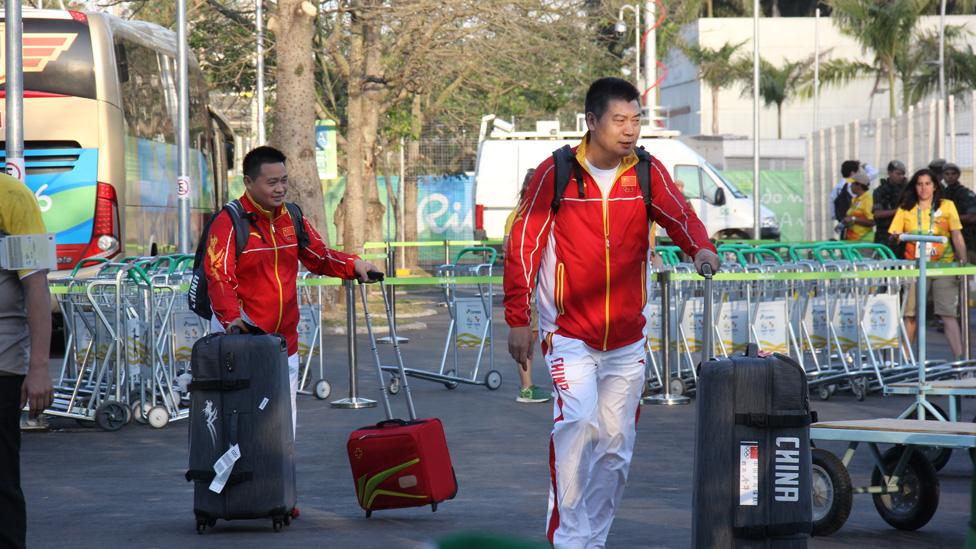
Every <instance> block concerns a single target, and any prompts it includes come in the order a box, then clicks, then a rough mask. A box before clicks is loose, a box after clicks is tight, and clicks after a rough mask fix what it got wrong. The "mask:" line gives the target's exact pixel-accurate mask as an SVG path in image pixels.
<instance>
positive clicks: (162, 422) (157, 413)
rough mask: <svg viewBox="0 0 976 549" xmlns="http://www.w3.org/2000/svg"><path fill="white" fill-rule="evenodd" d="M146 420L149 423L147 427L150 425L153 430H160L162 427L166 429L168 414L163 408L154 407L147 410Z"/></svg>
mask: <svg viewBox="0 0 976 549" xmlns="http://www.w3.org/2000/svg"><path fill="white" fill-rule="evenodd" d="M146 419H147V420H148V421H149V425H151V426H152V427H153V428H154V429H162V428H163V427H166V424H167V423H169V412H168V411H167V410H166V407H165V406H159V405H156V406H153V407H152V409H150V410H149V413H148V414H146Z"/></svg>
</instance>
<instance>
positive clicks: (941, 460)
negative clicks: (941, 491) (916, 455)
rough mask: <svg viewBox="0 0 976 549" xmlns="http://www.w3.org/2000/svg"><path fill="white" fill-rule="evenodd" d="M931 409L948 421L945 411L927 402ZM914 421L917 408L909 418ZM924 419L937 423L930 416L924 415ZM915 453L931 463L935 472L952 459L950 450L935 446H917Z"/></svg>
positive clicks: (916, 415) (916, 416)
mask: <svg viewBox="0 0 976 549" xmlns="http://www.w3.org/2000/svg"><path fill="white" fill-rule="evenodd" d="M929 404H931V405H932V407H933V408H935V409H936V410H937V411H938V412H939V415H940V416H942V417H944V418H946V419H948V418H949V415H948V414H946V413H945V410H943V409H942V408H940V407H939V406H938V405H936V404H934V403H932V402H929ZM911 417H912V418H914V419H918V408H916V409H915V414H914V415H913V416H911ZM925 419H929V420H932V421H938V419H937V418H934V417H932V414H925ZM915 451H916V452H921V453H922V455H924V456H925V457H926V458H928V460H929V461H930V462H932V467H935V470H936V471H941V470H942V468H943V467H945V466H946V464H947V463H949V458H951V457H952V448H939V447H937V446H919V447H917V448H915Z"/></svg>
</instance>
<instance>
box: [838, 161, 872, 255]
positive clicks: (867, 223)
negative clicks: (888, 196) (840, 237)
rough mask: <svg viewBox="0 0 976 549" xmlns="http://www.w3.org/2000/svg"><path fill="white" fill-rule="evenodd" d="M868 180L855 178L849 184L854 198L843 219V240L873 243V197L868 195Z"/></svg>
mask: <svg viewBox="0 0 976 549" xmlns="http://www.w3.org/2000/svg"><path fill="white" fill-rule="evenodd" d="M870 184H871V182H870V180H869V179H868V178H867V177H866V176H865V177H857V176H855V179H854V181H852V182H851V183H850V186H851V191H852V192H853V193H854V198H853V199H852V200H851V207H850V208H848V209H847V215H846V217H844V220H843V222H844V226H845V227H846V229H847V230H846V231H845V234H844V240H864V241H868V242H873V241H874V213H873V212H872V210H873V209H874V197H873V196H872V195H871V194H870V193H868V186H869V185H870Z"/></svg>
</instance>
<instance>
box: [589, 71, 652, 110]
mask: <svg viewBox="0 0 976 549" xmlns="http://www.w3.org/2000/svg"><path fill="white" fill-rule="evenodd" d="M612 99H619V100H621V101H627V102H630V101H635V100H636V101H638V102H640V92H639V91H637V88H635V87H634V85H633V84H631V83H630V82H628V81H626V80H623V79H621V78H613V77H606V78H601V79H599V80H597V81H595V82H593V83H592V84H590V89H588V90H586V102H585V103H584V105H583V108H584V110H585V111H586V113H587V114H589V113H593V116H595V117H597V119H600V118H603V113H605V112H607V105H609V104H610V101H611V100H612Z"/></svg>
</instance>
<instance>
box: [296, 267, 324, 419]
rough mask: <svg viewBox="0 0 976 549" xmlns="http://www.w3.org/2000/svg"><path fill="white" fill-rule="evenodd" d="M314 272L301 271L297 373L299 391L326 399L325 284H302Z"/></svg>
mask: <svg viewBox="0 0 976 549" xmlns="http://www.w3.org/2000/svg"><path fill="white" fill-rule="evenodd" d="M313 276H314V274H313V273H311V272H308V271H302V272H300V273H298V278H299V284H298V357H299V361H300V363H301V369H300V370H299V375H298V394H301V395H315V398H317V399H319V400H325V399H327V398H329V395H330V394H332V385H331V384H330V383H329V382H328V380H326V379H325V358H324V354H325V352H324V351H325V350H324V348H323V343H322V286H318V285H317V286H315V287H314V289H313V287H312V286H311V285H309V284H303V282H306V281H308V280H309V279H310V278H311V277H313ZM313 359H317V362H318V369H319V372H318V379H317V380H316V381H315V383H314V384H313V385H312V387H311V389H307V388H305V386H306V385H307V384H308V383H309V376H310V375H311V373H312V361H313Z"/></svg>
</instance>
